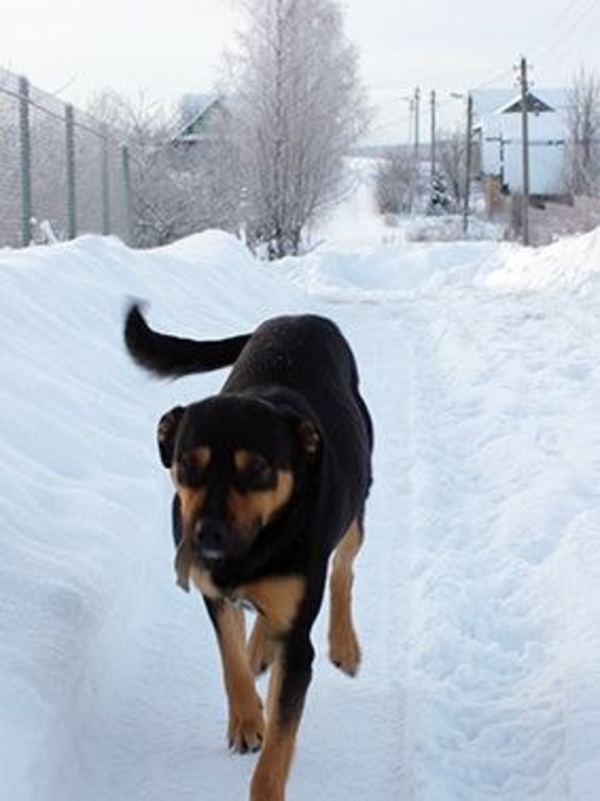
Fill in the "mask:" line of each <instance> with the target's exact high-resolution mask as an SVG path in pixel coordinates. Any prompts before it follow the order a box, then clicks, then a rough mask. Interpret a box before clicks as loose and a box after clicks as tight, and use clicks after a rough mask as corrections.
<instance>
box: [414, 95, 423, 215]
mask: <svg viewBox="0 0 600 801" xmlns="http://www.w3.org/2000/svg"><path fill="white" fill-rule="evenodd" d="M420 102H421V90H420V89H419V87H418V86H417V88H416V89H415V99H414V106H415V151H414V164H413V202H412V210H414V203H415V199H416V197H417V193H418V187H419V146H420V142H419V116H420Z"/></svg>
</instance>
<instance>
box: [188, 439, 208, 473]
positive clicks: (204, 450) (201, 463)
mask: <svg viewBox="0 0 600 801" xmlns="http://www.w3.org/2000/svg"><path fill="white" fill-rule="evenodd" d="M192 456H193V459H194V461H195V463H196V464H197V465H198V467H201V468H202V469H203V470H205V469H206V468H207V467H208V465H209V464H210V460H211V457H212V453H211V451H210V448H209V447H208V445H201V446H200V447H199V448H194V450H193V451H192Z"/></svg>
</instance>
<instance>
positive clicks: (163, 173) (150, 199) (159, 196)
mask: <svg viewBox="0 0 600 801" xmlns="http://www.w3.org/2000/svg"><path fill="white" fill-rule="evenodd" d="M91 111H92V112H93V113H94V116H95V117H96V118H98V119H101V120H102V121H103V122H105V123H106V124H107V125H108V126H109V127H110V128H111V130H113V131H114V130H118V131H119V132H120V133H121V135H122V136H123V137H124V139H125V141H126V142H127V144H128V148H129V153H130V165H131V184H132V195H133V197H132V204H133V217H134V227H135V243H136V244H137V245H138V246H140V247H153V246H157V245H163V244H166V243H168V242H172V241H174V240H175V239H179V238H181V237H183V236H187V235H189V234H192V233H194V232H196V231H200V230H203V229H205V228H209V227H221V228H224V229H227V230H235V220H234V219H233V215H232V214H231V213H229V212H228V211H227V210H226V209H225V206H224V202H225V201H224V198H225V197H226V195H225V193H224V192H222V191H221V190H222V187H223V179H222V176H221V175H220V174H219V175H218V178H217V177H216V176H215V168H214V165H215V164H218V163H219V161H220V159H222V158H224V156H223V153H222V147H223V146H222V144H219V142H218V140H217V142H216V143H215V144H213V145H212V146H211V147H210V148H207V147H198V148H190V149H189V150H185V151H178V150H177V149H176V148H175V146H174V145H173V135H174V133H175V130H174V128H173V123H172V120H173V117H172V115H167V114H166V113H165V111H164V109H163V108H162V107H161V106H160V105H157V104H156V103H153V102H150V101H148V99H147V98H146V97H145V96H144V95H141V96H140V97H139V98H138V100H137V102H132V101H130V100H128V99H126V98H123V97H122V96H121V95H118V94H116V93H112V92H111V93H104V94H103V95H101V96H100V97H98V98H97V99H96V101H95V102H94V104H93V105H92V108H91Z"/></svg>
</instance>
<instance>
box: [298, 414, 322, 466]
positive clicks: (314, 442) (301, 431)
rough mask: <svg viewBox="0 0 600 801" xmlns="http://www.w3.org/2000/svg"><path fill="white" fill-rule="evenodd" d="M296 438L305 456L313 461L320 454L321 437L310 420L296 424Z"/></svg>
mask: <svg viewBox="0 0 600 801" xmlns="http://www.w3.org/2000/svg"><path fill="white" fill-rule="evenodd" d="M298 436H299V437H300V444H301V447H302V450H303V451H304V453H305V454H306V456H307V457H308V458H309V459H310V460H311V461H314V460H316V459H317V458H318V456H319V454H320V453H321V446H322V437H321V434H320V432H319V429H318V428H317V426H316V425H315V424H314V423H313V421H312V420H308V419H304V420H301V421H300V422H299V423H298Z"/></svg>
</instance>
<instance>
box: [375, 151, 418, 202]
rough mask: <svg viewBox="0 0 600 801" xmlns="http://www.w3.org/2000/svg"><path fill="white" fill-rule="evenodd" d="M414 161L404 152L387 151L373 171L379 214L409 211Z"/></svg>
mask: <svg viewBox="0 0 600 801" xmlns="http://www.w3.org/2000/svg"><path fill="white" fill-rule="evenodd" d="M414 175H415V171H414V162H413V159H412V155H409V154H407V153H405V152H393V151H391V152H389V153H388V154H387V155H386V156H385V157H384V158H382V160H381V161H380V162H379V164H378V165H377V170H376V172H375V202H376V203H377V209H378V211H379V212H380V214H403V213H407V212H408V211H410V203H411V195H412V190H413V184H414Z"/></svg>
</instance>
